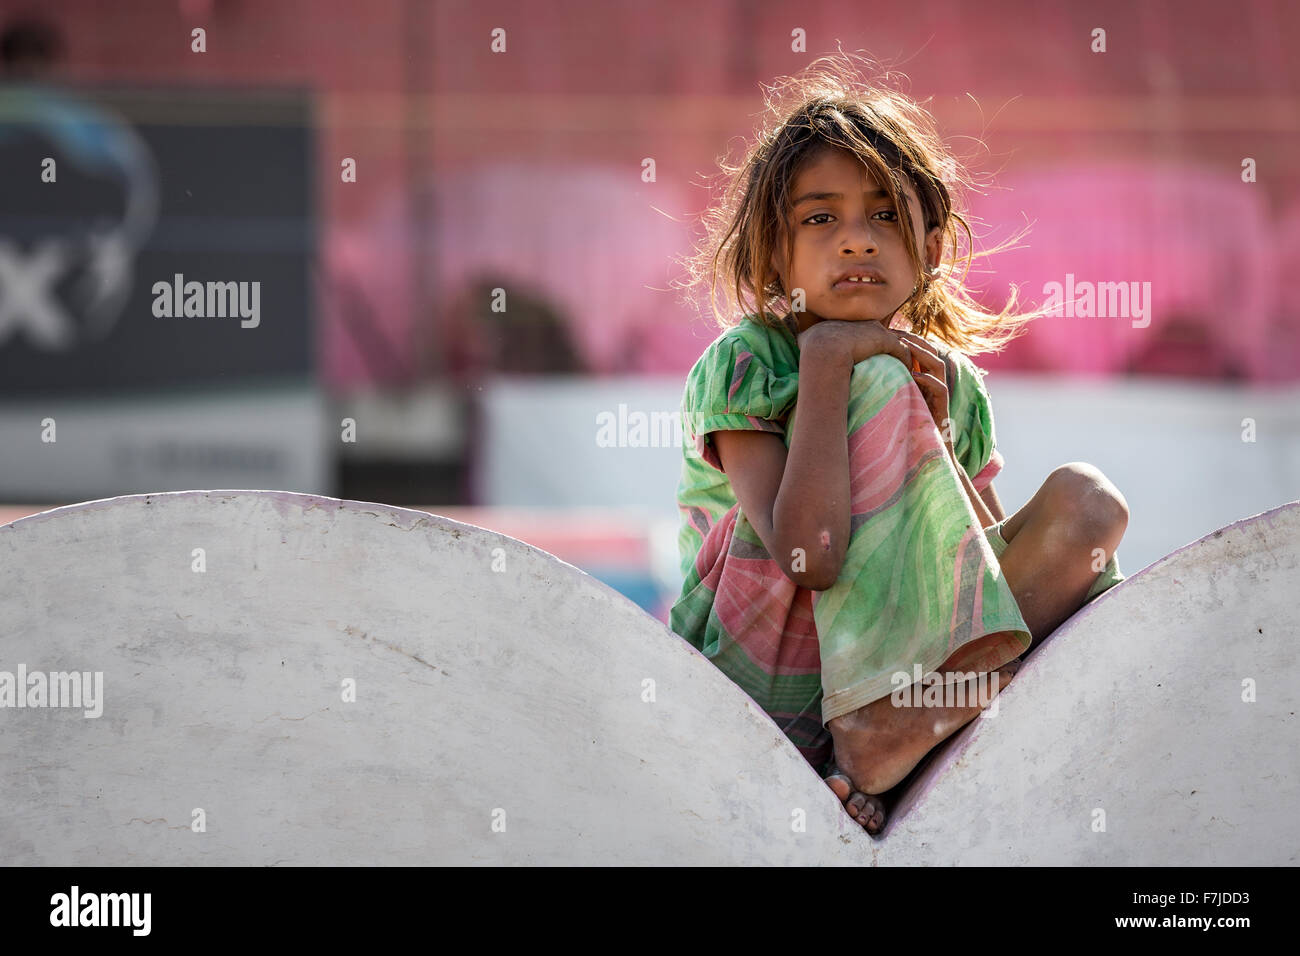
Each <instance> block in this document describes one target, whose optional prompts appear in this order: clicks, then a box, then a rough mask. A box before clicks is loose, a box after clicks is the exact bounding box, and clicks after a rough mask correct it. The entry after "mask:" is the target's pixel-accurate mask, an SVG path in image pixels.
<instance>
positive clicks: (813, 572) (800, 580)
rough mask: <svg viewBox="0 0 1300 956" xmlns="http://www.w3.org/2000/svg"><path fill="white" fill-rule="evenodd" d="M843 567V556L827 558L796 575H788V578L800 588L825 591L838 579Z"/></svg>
mask: <svg viewBox="0 0 1300 956" xmlns="http://www.w3.org/2000/svg"><path fill="white" fill-rule="evenodd" d="M843 567H844V558H843V556H840V557H839V558H838V559H834V558H828V559H827V560H824V561H822V562H820V563H818V564H816V565H810V566H809V567H808V568H807V569H806V570H804V571H802V572H801V573H799V574H797V575H796V574H790V575H789V577H790V579H791V580H792V581H794V583H795V584H797V585H799V586H800V587H804V588H808V589H809V590H811V591H825V590H827V589H829V588H830V587H832V586H833V585H834V584H835V582H836V581H838V580H839V579H840V571H841V569H842V568H843Z"/></svg>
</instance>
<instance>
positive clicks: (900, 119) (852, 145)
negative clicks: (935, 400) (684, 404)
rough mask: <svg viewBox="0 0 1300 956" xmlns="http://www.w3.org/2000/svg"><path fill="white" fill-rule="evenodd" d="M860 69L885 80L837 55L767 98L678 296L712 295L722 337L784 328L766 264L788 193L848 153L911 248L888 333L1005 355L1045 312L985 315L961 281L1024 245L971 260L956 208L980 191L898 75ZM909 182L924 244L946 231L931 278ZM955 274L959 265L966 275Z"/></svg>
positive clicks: (784, 302) (775, 283) (727, 170)
mask: <svg viewBox="0 0 1300 956" xmlns="http://www.w3.org/2000/svg"><path fill="white" fill-rule="evenodd" d="M856 61H861V63H862V64H863V67H862V71H863V72H876V71H877V70H878V67H877V66H876V64H874V63H873V62H872V61H871V60H869V59H867V58H866V57H858V56H855V55H853V54H846V53H842V52H841V53H838V54H832V55H830V56H824V57H821V58H820V59H818V60H814V61H813V62H812V63H811V64H810V65H809V66H808V67H807V68H806V69H805V70H804V71H802V72H801V73H800V74H798V75H797V76H794V77H785V78H781V79H778V80H777V81H776V82H775V83H774V84H773V85H772V86H771V87H765V97H764V99H765V109H764V111H763V119H762V121H761V123H760V127H759V129H758V131H757V135H756V137H755V139H754V141H753V142H752V144H751V145H750V146H749V148H748V149H747V150H746V151H745V154H744V156H743V158H742V159H741V160H740V161H739V162H738V163H734V164H732V163H729V162H728V160H727V159H726V158H723V159H722V160H720V161H719V166H720V168H721V170H722V175H723V176H724V178H725V185H724V192H723V196H722V200H721V202H720V203H717V204H715V205H713V206H712V207H711V208H710V209H708V210H707V211H706V212H705V214H704V216H703V221H704V226H705V237H704V238H703V239H702V240H701V241H700V242H699V243H698V244H697V246H696V249H695V252H694V254H693V255H692V256H690V257H689V258H687V259H686V260H685V262H684V265H685V267H686V270H687V273H688V279H687V280H686V281H684V282H682V281H679V282H678V283H677V284H676V287H677V288H681V289H684V290H685V292H686V296H687V297H688V298H689V295H690V292H691V290H693V289H697V288H698V287H700V286H707V290H708V302H709V305H710V307H711V309H712V312H713V317H714V320H715V322H716V324H717V325H718V327H719V328H721V329H726V328H729V327H731V326H732V325H734V324H736V322H737V321H739V315H741V314H749V315H752V316H753V317H754V319H755V320H756V321H759V322H762V323H763V324H765V325H771V326H777V325H779V323H780V322H781V319H780V314H782V313H784V312H788V311H789V310H790V307H791V304H790V298H789V292H788V290H786V289H784V288H782V285H781V279H780V276H779V275H777V274H776V273H775V272H774V271H773V270H772V266H771V260H772V252H773V250H774V249H778V248H780V247H781V243H782V242H783V236H784V235H785V230H786V223H787V222H789V220H790V217H791V214H792V212H793V210H792V206H791V203H790V199H791V196H790V188H791V186H792V184H793V183H794V179H795V177H796V176H797V175H798V173H799V171H800V170H801V169H802V168H803V166H804V165H805V164H807V163H808V162H809V161H810V160H811V159H812V158H813V157H815V156H816V155H817V154H818V153H819V152H821V151H822V150H824V149H827V148H830V149H842V150H847V151H848V152H850V153H852V154H853V155H855V156H857V158H858V159H859V160H860V161H861V162H862V164H863V165H864V166H865V167H866V168H867V169H868V170H869V171H870V173H871V174H872V176H874V177H875V179H876V181H877V182H878V183H879V184H881V186H882V187H883V188H884V189H885V190H886V191H887V192H888V193H889V196H890V199H891V201H892V202H893V203H894V208H895V209H896V210H898V215H899V220H900V222H901V224H902V233H903V235H905V236H907V237H909V241H908V242H907V249H908V256H909V258H910V259H911V261H912V266H913V269H914V272H915V281H916V286H917V291H916V292H914V293H913V295H912V296H911V298H909V299H908V300H907V301H906V302H905V303H903V305H902V306H901V307H900V308H899V310H898V312H897V313H895V316H894V320H893V321H894V322H895V323H896V322H897V321H898V318H899V316H902V317H903V318H904V319H905V320H910V323H911V331H913V332H916V333H918V334H920V335H926V334H927V333H928V334H929V335H931V336H933V337H934V338H937V339H938V340H939V341H941V342H943V343H945V344H947V345H949V346H951V347H953V348H956V349H959V350H960V351H962V352H965V353H967V354H971V355H974V354H979V353H980V352H988V351H998V350H1000V349H1001V348H1002V347H1003V346H1004V345H1005V344H1006V343H1007V342H1009V341H1010V340H1011V339H1013V338H1015V337H1016V335H1018V334H1019V333H1020V332H1021V331H1022V329H1023V326H1024V325H1025V323H1027V322H1029V321H1031V320H1033V319H1035V318H1038V317H1039V316H1040V315H1042V314H1044V310H1042V309H1039V310H1036V311H1017V310H1016V289H1015V288H1014V286H1013V287H1012V288H1011V291H1010V295H1009V298H1008V300H1007V302H1006V304H1005V305H1004V307H1003V308H1002V310H1001V312H998V313H993V312H989V311H987V310H986V309H984V308H983V307H981V306H980V305H979V304H978V303H977V302H976V301H975V300H974V299H972V298H971V297H970V295H969V294H968V293H967V291H966V289H965V281H966V276H967V275H968V274H969V272H970V266H971V263H972V262H973V260H974V259H977V258H982V257H984V256H989V255H992V254H994V253H996V252H998V251H1001V250H1002V249H1005V248H1007V247H1008V246H1010V245H1011V244H1012V243H1014V242H1016V241H1018V240H1019V238H1020V235H1017V236H1015V237H1013V238H1012V239H1010V240H1008V241H1007V242H1004V243H1002V244H1000V245H998V246H997V247H995V248H993V249H989V250H986V251H982V252H975V251H974V248H973V247H974V234H973V233H972V231H971V228H970V225H969V223H968V221H967V219H968V217H969V214H968V213H966V212H965V208H964V204H963V203H962V202H961V199H962V198H963V196H964V193H965V192H966V191H967V190H969V189H974V188H975V184H974V183H973V182H972V181H971V179H970V178H969V176H968V174H967V173H966V172H965V171H964V170H963V168H962V167H961V165H959V163H958V162H957V160H956V159H955V158H954V157H953V156H952V154H951V153H950V152H949V151H948V150H947V149H946V147H945V146H944V144H943V141H942V139H941V138H940V137H939V135H938V133H937V132H936V131H935V128H934V120H933V118H932V117H931V116H930V114H929V112H928V111H927V110H926V109H925V108H924V107H923V106H921V105H920V104H918V103H916V102H915V101H913V100H912V99H911V98H910V97H908V96H907V95H905V94H904V93H902V92H899V91H898V90H896V89H892V88H890V86H889V84H890V82H891V80H892V79H893V75H892V74H890V73H888V72H885V73H884V74H883V75H882V77H881V79H880V80H879V81H878V83H877V85H869V84H866V83H864V82H863V81H862V79H861V78H860V76H859V70H858V68H857V67H856V65H855V64H856ZM904 177H905V178H906V180H907V181H910V182H911V184H912V187H913V188H914V189H915V190H916V194H917V197H918V198H919V199H920V203H921V210H922V214H923V216H924V219H925V223H924V225H925V228H924V230H922V233H923V234H925V233H928V232H929V231H930V230H931V229H934V228H935V227H939V228H940V229H942V230H943V253H942V256H941V261H940V265H939V268H938V270H937V271H936V274H935V275H933V276H931V275H929V274H927V272H926V265H925V262H924V261H923V259H922V258H921V255H920V254H919V253H918V252H917V250H916V249H915V248H914V247H913V242H912V241H910V237H912V236H914V234H915V233H914V231H913V227H912V218H911V210H910V208H909V207H908V204H907V202H906V201H905V196H904V194H903V192H902V183H903V182H904ZM963 234H964V237H963ZM1021 235H1023V233H1022V234H1021ZM958 264H962V265H963V268H962V270H961V272H960V274H959V273H958V271H957V267H958ZM720 279H721V280H723V281H721V282H720V281H719V280H720ZM719 285H721V286H722V288H723V290H724V292H725V295H726V309H725V311H720V310H719V308H718V302H717V292H718V288H719ZM728 316H731V318H728Z"/></svg>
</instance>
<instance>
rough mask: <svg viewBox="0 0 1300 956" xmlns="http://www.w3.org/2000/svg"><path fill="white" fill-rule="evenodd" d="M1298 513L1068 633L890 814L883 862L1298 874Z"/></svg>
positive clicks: (1147, 581)
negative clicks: (1285, 868)
mask: <svg viewBox="0 0 1300 956" xmlns="http://www.w3.org/2000/svg"><path fill="white" fill-rule="evenodd" d="M1297 594H1300V502H1293V503H1291V504H1288V505H1284V506H1283V507H1281V508H1277V509H1274V510H1273V511H1268V512H1265V513H1263V514H1260V515H1255V516H1254V517H1251V518H1246V519H1244V520H1242V521H1238V522H1236V523H1234V524H1231V525H1229V526H1227V527H1226V528H1222V529H1220V530H1218V531H1215V532H1214V533H1212V534H1209V535H1207V536H1205V537H1204V538H1202V539H1200V540H1199V541H1196V542H1194V543H1192V544H1189V545H1187V546H1186V547H1185V548H1181V549H1179V550H1178V551H1176V552H1174V553H1173V554H1171V555H1168V556H1166V557H1165V558H1162V559H1161V560H1160V561H1158V562H1156V563H1155V564H1154V565H1152V566H1151V567H1149V568H1145V569H1144V570H1142V571H1141V572H1139V573H1138V574H1135V575H1134V576H1133V577H1131V578H1129V579H1128V580H1126V581H1124V582H1123V583H1121V584H1120V585H1118V586H1117V587H1115V588H1113V589H1111V590H1110V591H1108V592H1106V593H1105V594H1103V595H1101V596H1100V597H1099V598H1097V600H1096V601H1094V602H1093V603H1091V604H1089V605H1088V606H1087V607H1085V608H1084V609H1083V610H1082V611H1080V612H1079V613H1078V614H1076V615H1075V616H1074V617H1072V618H1071V619H1070V620H1069V621H1067V622H1066V623H1065V624H1063V625H1061V627H1059V628H1058V629H1057V630H1056V631H1055V632H1054V633H1053V634H1052V635H1051V636H1049V637H1048V638H1047V640H1046V641H1045V642H1044V644H1043V646H1042V647H1041V648H1038V649H1037V650H1036V651H1035V652H1034V653H1033V654H1032V655H1030V657H1029V658H1028V659H1027V660H1026V661H1025V664H1024V666H1022V667H1021V669H1020V671H1019V673H1017V674H1016V678H1015V680H1014V681H1013V682H1012V683H1011V684H1010V685H1009V686H1008V687H1007V688H1006V689H1005V690H1004V691H1003V692H1002V694H1000V695H999V710H998V715H997V716H996V717H990V718H984V719H980V720H975V721H972V722H971V723H970V724H968V725H967V726H966V727H965V728H963V729H962V730H961V731H960V732H959V733H958V734H956V735H954V736H953V737H952V738H950V739H949V740H947V741H945V742H944V751H943V753H942V755H941V756H938V757H937V758H936V759H935V760H934V762H933V763H932V765H931V766H930V767H929V768H927V769H926V771H925V772H924V773H923V774H922V775H921V776H920V778H919V780H918V782H917V783H916V784H915V785H914V786H913V788H912V790H911V793H910V795H909V797H908V798H906V800H905V801H904V803H905V804H909V805H900V806H899V807H898V808H896V811H895V816H894V819H893V822H892V824H891V825H890V826H889V828H888V831H887V835H886V838H885V839H884V840H883V841H882V845H881V848H880V851H879V853H877V854H876V858H877V862H879V863H880V864H882V865H883V864H936V863H942V864H992V865H1008V866H1010V865H1015V866H1023V865H1040V864H1041V865H1052V864H1058V865H1059V864H1074V865H1120V866H1136V865H1143V866H1145V865H1151V866H1176V865H1187V866H1192V865H1206V866H1218V865H1242V866H1250V865H1271V866H1282V865H1288V864H1290V865H1295V864H1296V863H1297V862H1298V860H1300V822H1297V818H1296V813H1295V808H1296V806H1297V804H1300V718H1298V717H1297V716H1296V715H1297V711H1300V663H1298V661H1297V654H1296V639H1297V634H1298V632H1300V628H1298V627H1297V622H1300V611H1298V610H1297V604H1296V595H1297Z"/></svg>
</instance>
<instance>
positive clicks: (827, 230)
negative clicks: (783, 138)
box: [772, 149, 943, 332]
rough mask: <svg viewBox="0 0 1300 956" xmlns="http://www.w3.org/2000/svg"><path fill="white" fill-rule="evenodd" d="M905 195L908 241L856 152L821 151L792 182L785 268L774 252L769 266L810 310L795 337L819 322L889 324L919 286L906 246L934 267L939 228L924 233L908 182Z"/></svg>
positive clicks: (802, 315) (799, 315)
mask: <svg viewBox="0 0 1300 956" xmlns="http://www.w3.org/2000/svg"><path fill="white" fill-rule="evenodd" d="M904 194H905V196H906V199H907V203H908V211H909V212H910V213H911V215H912V224H913V234H912V235H910V236H909V235H904V234H903V227H902V223H901V222H900V216H899V214H898V211H897V210H896V209H895V208H894V205H893V203H891V202H890V200H889V196H888V194H886V193H885V192H884V191H883V190H881V188H880V186H879V184H878V183H876V181H875V180H874V179H873V178H872V176H871V174H870V173H869V172H868V171H867V169H866V167H864V166H863V165H862V163H861V161H859V160H858V158H857V157H856V156H854V155H853V154H851V153H848V152H845V151H844V150H840V149H826V150H823V151H822V152H821V153H820V154H818V155H817V156H816V157H815V158H813V159H812V160H811V161H809V162H808V163H807V164H806V165H805V166H804V168H803V169H802V170H801V171H800V172H799V174H798V175H797V176H796V177H795V180H794V184H793V187H792V189H791V197H792V198H793V200H794V213H793V216H792V219H791V221H790V222H789V223H788V224H787V232H786V235H787V237H793V249H792V250H790V262H789V268H788V270H787V264H786V263H785V262H783V261H782V260H781V255H782V250H781V249H779V248H778V249H777V250H774V252H773V254H772V267H773V268H774V269H775V270H776V272H777V274H778V275H780V276H781V282H782V286H783V287H784V288H785V289H787V290H789V292H790V294H791V296H793V295H794V294H795V293H794V290H796V289H802V290H803V291H804V297H805V298H804V304H805V307H806V309H807V311H806V312H796V313H794V317H795V319H796V320H797V321H798V323H799V331H800V332H803V331H804V330H805V329H807V328H809V327H811V326H812V325H814V324H816V323H817V322H819V321H821V320H822V319H846V320H851V321H875V322H883V323H885V324H886V325H888V324H889V320H890V319H891V318H892V317H893V315H894V313H895V312H897V311H898V308H899V306H901V305H902V304H903V303H904V302H906V301H907V300H908V298H909V297H910V296H911V295H912V288H913V286H914V285H915V283H916V280H915V277H914V275H913V272H912V262H911V259H909V258H908V254H907V247H906V246H905V245H904V243H907V242H910V243H912V245H913V248H915V249H916V250H917V251H918V253H920V255H921V258H922V261H924V262H925V263H926V264H927V266H933V265H937V264H938V262H939V255H940V253H941V251H942V248H943V245H942V239H943V233H942V230H940V229H939V228H938V227H936V228H934V229H932V230H930V232H929V234H928V235H923V234H922V230H923V229H924V219H923V218H922V215H921V203H920V200H919V199H918V198H917V196H916V190H915V189H914V188H913V187H912V184H911V183H910V182H909V183H907V184H906V186H905V188H904ZM847 276H858V277H859V278H862V279H866V280H869V281H852V280H851V279H848V278H846V277H847Z"/></svg>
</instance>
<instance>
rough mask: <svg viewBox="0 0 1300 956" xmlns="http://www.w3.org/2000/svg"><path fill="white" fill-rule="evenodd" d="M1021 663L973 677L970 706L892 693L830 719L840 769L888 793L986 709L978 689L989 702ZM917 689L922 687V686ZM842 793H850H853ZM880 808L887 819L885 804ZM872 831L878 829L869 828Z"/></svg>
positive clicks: (871, 790)
mask: <svg viewBox="0 0 1300 956" xmlns="http://www.w3.org/2000/svg"><path fill="white" fill-rule="evenodd" d="M1018 667H1019V662H1018V661H1017V662H1013V663H1011V664H1007V665H1005V666H1003V667H1002V668H1000V669H999V670H998V671H996V674H997V675H998V678H997V681H996V682H994V681H992V680H988V677H989V675H987V674H981V675H979V677H976V678H973V679H972V680H970V681H968V682H967V696H966V699H967V700H969V701H975V703H974V704H970V705H967V706H961V707H958V706H939V707H933V706H930V707H927V706H921V705H920V704H919V702H918V703H917V704H916V705H915V706H910V707H909V706H896V705H895V703H894V699H893V695H890V696H888V697H882V698H881V699H880V700H876V701H872V702H871V703H870V704H867V705H866V706H865V707H860V708H858V709H857V710H855V711H853V712H852V713H849V714H845V715H844V716H842V717H836V718H835V719H833V720H832V721H830V723H829V724H827V728H828V729H829V730H830V732H831V737H832V738H833V739H834V741H835V763H836V770H837V771H838V773H839V775H840V776H841V777H848V779H849V780H850V781H851V782H852V784H853V786H854V787H855V788H856V789H857V790H859V791H861V792H862V793H863V794H865V795H868V796H870V795H873V794H880V793H884V792H885V791H886V790H888V789H889V788H890V787H893V786H894V785H895V784H897V783H898V782H899V781H900V780H902V779H903V778H904V777H906V776H907V775H908V773H910V772H911V770H912V768H913V767H915V766H916V765H917V764H918V763H920V762H921V758H922V757H924V756H925V755H926V754H927V753H929V752H930V750H931V749H932V748H933V747H934V746H935V745H936V744H938V743H939V742H940V741H942V740H945V739H947V738H948V737H950V736H951V735H952V734H954V733H956V732H957V731H958V730H960V729H961V728H962V727H964V726H966V724H968V723H970V722H971V721H972V720H974V719H975V717H977V716H978V715H979V712H980V711H981V710H982V709H983V707H982V706H981V704H980V703H979V700H980V698H979V696H977V692H978V691H979V690H981V689H982V690H984V700H985V701H986V702H987V700H990V699H992V698H993V697H995V696H997V694H998V693H999V692H1000V691H1001V689H1002V688H1003V687H1005V686H1006V685H1007V684H1009V683H1010V682H1011V678H1012V676H1013V675H1014V674H1015V672H1016V669H1017V668H1018ZM984 680H988V685H989V686H988V687H987V688H980V687H979V686H978V685H979V682H980V681H984ZM916 690H917V691H918V692H919V688H916ZM917 696H919V693H918V695H917ZM827 782H828V784H829V783H830V778H827ZM831 789H832V790H835V791H836V795H837V796H839V790H838V789H836V785H833V784H832V785H831ZM842 799H845V800H848V799H851V794H850V795H847V796H845V797H843V798H842ZM846 808H847V803H846ZM850 814H852V810H851V809H850ZM880 814H881V825H883V823H884V807H883V805H882V806H881V808H880ZM854 816H855V819H856V818H857V815H854ZM868 832H876V831H872V830H870V828H868Z"/></svg>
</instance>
